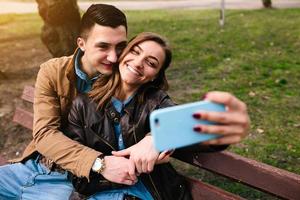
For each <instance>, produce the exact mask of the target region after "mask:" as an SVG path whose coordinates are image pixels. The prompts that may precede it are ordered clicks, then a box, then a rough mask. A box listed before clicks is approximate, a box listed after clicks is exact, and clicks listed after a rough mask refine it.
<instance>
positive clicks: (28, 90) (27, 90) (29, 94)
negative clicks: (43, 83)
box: [21, 85, 34, 103]
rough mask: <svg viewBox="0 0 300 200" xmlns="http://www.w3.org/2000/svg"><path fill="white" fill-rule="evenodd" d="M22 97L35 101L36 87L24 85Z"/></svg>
mask: <svg viewBox="0 0 300 200" xmlns="http://www.w3.org/2000/svg"><path fill="white" fill-rule="evenodd" d="M21 98H22V99H23V100H25V101H28V102H31V103H33V99H34V87H33V86H29V85H26V86H25V87H24V90H23V93H22V96H21Z"/></svg>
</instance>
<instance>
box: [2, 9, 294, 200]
mask: <svg viewBox="0 0 300 200" xmlns="http://www.w3.org/2000/svg"><path fill="white" fill-rule="evenodd" d="M126 14H127V16H128V21H129V36H130V37H131V36H133V35H135V34H136V33H138V32H141V31H152V32H158V33H160V34H163V35H164V36H166V37H167V38H168V39H169V41H170V43H171V44H172V46H173V50H174V60H173V65H172V67H171V68H170V69H169V70H168V73H167V76H168V79H169V80H170V84H171V90H170V93H171V96H172V97H173V98H174V99H175V100H176V101H177V102H179V103H184V102H190V101H196V100H198V99H199V97H201V96H202V94H204V93H205V92H207V91H210V90H223V91H230V92H232V93H234V94H235V95H236V96H238V97H239V98H240V99H242V100H243V101H245V102H246V103H247V104H248V109H249V113H250V116H251V120H252V125H251V131H250V135H249V136H248V137H247V138H246V139H245V140H244V141H243V142H242V143H241V144H238V145H235V146H233V147H231V151H234V152H237V153H238V154H241V155H243V156H246V157H248V158H253V159H255V160H258V161H262V162H264V163H267V164H270V165H273V166H276V167H279V168H283V169H286V170H289V171H291V172H295V173H297V174H300V136H299V129H300V103H299V100H300V92H299V88H300V28H299V27H300V17H299V16H300V10H299V9H287V10H255V11H239V10H234V11H227V12H226V25H225V27H224V29H221V28H220V27H219V25H218V17H219V13H218V11H217V10H210V11H206V10H198V11H197V10H182V11H181V10H177V11H174V10H172V11H165V10H164V11H162V10H157V11H153V10H151V11H140V12H139V11H127V12H126ZM41 24H42V23H41V21H40V19H39V17H38V16H37V15H35V14H32V15H2V16H0V30H1V33H2V34H1V36H0V40H1V39H2V38H7V39H8V38H10V39H14V38H19V37H24V36H26V35H34V36H38V34H39V31H40V26H41ZM189 173H192V174H193V173H195V172H193V170H192V169H191V171H190V172H189ZM199 176H200V175H199ZM207 177H210V176H209V175H203V176H202V175H201V177H200V178H203V179H208V180H209V181H211V182H217V183H218V184H219V185H220V187H224V188H227V189H228V190H230V191H239V193H241V194H242V195H243V196H244V197H246V198H248V199H271V198H269V197H268V196H266V195H262V194H260V193H259V192H253V191H252V190H249V189H248V188H244V187H241V186H236V184H235V183H232V184H231V183H230V182H225V184H224V181H223V179H218V178H216V179H214V178H207Z"/></svg>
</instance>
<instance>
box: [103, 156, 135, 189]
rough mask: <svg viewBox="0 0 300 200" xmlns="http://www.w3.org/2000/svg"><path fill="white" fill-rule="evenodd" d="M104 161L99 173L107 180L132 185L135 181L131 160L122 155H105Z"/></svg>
mask: <svg viewBox="0 0 300 200" xmlns="http://www.w3.org/2000/svg"><path fill="white" fill-rule="evenodd" d="M104 162H105V168H104V170H103V172H102V173H101V174H102V176H103V177H104V178H106V179H107V180H109V181H111V182H114V183H120V184H125V185H134V184H135V183H136V182H137V180H138V179H137V176H136V175H135V166H134V163H133V161H132V160H129V159H126V158H124V157H116V156H105V157H104Z"/></svg>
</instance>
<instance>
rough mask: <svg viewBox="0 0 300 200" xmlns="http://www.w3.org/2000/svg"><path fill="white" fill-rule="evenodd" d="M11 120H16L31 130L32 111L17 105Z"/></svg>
mask: <svg viewBox="0 0 300 200" xmlns="http://www.w3.org/2000/svg"><path fill="white" fill-rule="evenodd" d="M13 122H16V123H17V124H20V125H22V126H24V127H26V128H28V129H30V130H32V127H33V113H31V112H28V111H27V110H24V109H22V108H18V107H17V108H16V111H15V114H14V117H13Z"/></svg>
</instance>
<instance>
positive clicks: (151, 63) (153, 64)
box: [146, 60, 156, 67]
mask: <svg viewBox="0 0 300 200" xmlns="http://www.w3.org/2000/svg"><path fill="white" fill-rule="evenodd" d="M146 63H147V65H149V66H150V67H156V65H155V63H154V62H152V61H149V60H146Z"/></svg>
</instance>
